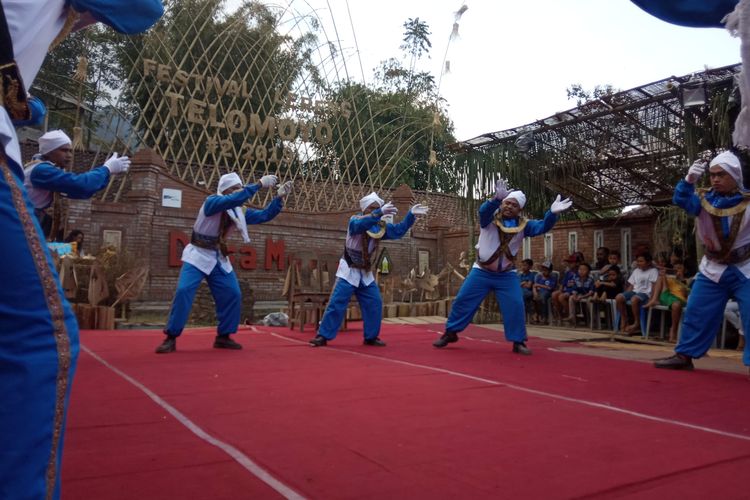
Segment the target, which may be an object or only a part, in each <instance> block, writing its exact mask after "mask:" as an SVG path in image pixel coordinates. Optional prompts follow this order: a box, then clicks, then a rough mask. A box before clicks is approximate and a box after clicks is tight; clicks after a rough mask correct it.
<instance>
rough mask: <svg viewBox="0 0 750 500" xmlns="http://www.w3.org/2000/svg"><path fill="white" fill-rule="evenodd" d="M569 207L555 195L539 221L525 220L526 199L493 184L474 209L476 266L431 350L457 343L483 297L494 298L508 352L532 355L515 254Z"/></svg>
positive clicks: (499, 183)
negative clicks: (491, 193) (509, 346)
mask: <svg viewBox="0 0 750 500" xmlns="http://www.w3.org/2000/svg"><path fill="white" fill-rule="evenodd" d="M572 204H573V202H572V201H571V200H570V199H565V200H561V199H560V195H558V196H557V198H556V199H555V201H554V202H553V203H552V206H551V207H550V210H549V211H548V212H547V213H546V214H544V219H543V220H528V219H526V218H523V217H520V214H521V210H522V209H523V207H524V205H526V195H524V194H523V192H521V191H508V186H507V183H506V181H505V180H504V179H499V180H498V181H497V182H496V183H495V196H494V197H493V198H492V199H491V200H488V201H485V202H484V203H483V204H482V206H481V207H479V225H480V231H479V241H478V242H477V247H476V248H477V261H476V262H475V263H474V266H473V268H472V269H471V272H470V273H469V275H468V276H467V277H466V280H465V281H464V283H463V284H462V285H461V289H460V290H459V291H458V295H457V296H456V298H455V300H454V301H453V306H452V308H451V312H450V315H449V316H448V321H447V322H446V324H445V333H443V335H442V336H441V337H440V338H439V339H438V340H436V341H435V342H433V344H432V345H434V346H435V347H441V348H442V347H445V346H447V345H448V344H450V343H453V342H458V333H459V332H461V331H463V330H464V329H465V328H466V327H467V326H468V325H469V323H471V320H472V318H473V317H474V313H476V311H477V309H479V306H480V305H481V304H482V301H483V300H484V298H485V297H486V296H487V294H488V293H490V292H494V293H495V297H496V298H497V303H498V304H499V305H500V310H501V312H502V314H503V329H504V331H505V339H506V340H508V341H510V342H513V352H517V353H520V354H531V350H530V349H529V348H528V347H527V346H526V318H525V315H524V306H523V294H522V291H521V283H520V279H519V278H518V274H517V273H516V267H515V260H516V254H517V253H518V250H519V249H520V248H521V245H522V244H523V239H524V238H526V237H531V236H539V235H540V234H543V233H546V232H547V231H549V230H550V229H552V227H553V226H554V225H555V222H557V214H559V213H560V212H563V211H565V210H567V209H568V208H570V206H571V205H572Z"/></svg>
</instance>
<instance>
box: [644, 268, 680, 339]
mask: <svg viewBox="0 0 750 500" xmlns="http://www.w3.org/2000/svg"><path fill="white" fill-rule="evenodd" d="M672 262H673V263H674V264H673V266H674V267H673V269H669V268H665V267H659V266H657V269H658V270H659V278H658V279H657V280H656V283H654V289H653V293H652V294H651V299H650V300H649V301H648V302H647V303H646V304H644V306H643V307H653V306H655V305H662V306H666V307H668V308H669V310H670V311H671V312H672V325H671V326H670V327H669V341H670V342H677V330H678V328H679V327H680V317H681V316H682V308H683V307H684V306H685V304H687V296H688V293H690V289H689V288H688V280H687V276H686V275H685V265H684V264H683V263H682V261H677V260H673V261H672Z"/></svg>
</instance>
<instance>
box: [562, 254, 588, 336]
mask: <svg viewBox="0 0 750 500" xmlns="http://www.w3.org/2000/svg"><path fill="white" fill-rule="evenodd" d="M593 295H594V278H593V277H592V276H591V266H590V265H588V264H587V263H586V262H581V263H580V264H578V275H577V276H576V277H575V279H574V282H573V289H572V290H571V291H570V296H569V297H568V316H567V317H566V318H565V319H564V320H563V321H567V322H569V323H572V324H573V325H575V323H576V304H577V303H578V302H581V301H586V300H588V298H589V297H591V296H593Z"/></svg>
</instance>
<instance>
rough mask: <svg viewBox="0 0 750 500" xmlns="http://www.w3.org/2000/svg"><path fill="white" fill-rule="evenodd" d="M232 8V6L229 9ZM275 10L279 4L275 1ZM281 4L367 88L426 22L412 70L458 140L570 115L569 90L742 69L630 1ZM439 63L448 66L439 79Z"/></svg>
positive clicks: (732, 48)
mask: <svg viewBox="0 0 750 500" xmlns="http://www.w3.org/2000/svg"><path fill="white" fill-rule="evenodd" d="M234 3H236V2H234V1H233V0H230V1H229V2H228V6H229V8H231V7H232V4H234ZM279 3H283V0H276V2H275V4H276V5H278V4H279ZM287 4H292V7H293V8H294V9H295V10H297V11H300V12H304V11H308V10H310V9H313V10H315V12H316V13H317V15H318V17H319V18H320V19H321V20H322V21H323V23H324V27H325V29H326V32H327V33H328V36H329V37H332V36H334V34H335V33H338V38H339V39H340V40H341V46H342V47H344V48H345V49H346V53H347V54H348V57H349V63H348V68H349V73H350V74H351V75H352V76H353V77H354V78H355V79H358V80H361V79H363V78H364V79H365V80H366V81H371V80H372V75H373V69H374V68H375V67H376V66H377V65H378V63H379V62H380V61H382V60H385V59H387V58H389V57H394V56H399V55H400V54H401V51H400V50H399V45H400V44H401V40H402V34H403V31H404V29H403V23H404V22H405V21H406V20H407V19H409V18H417V17H418V18H419V19H420V20H422V21H426V22H427V24H428V25H429V27H430V30H431V33H432V35H431V37H430V40H431V42H432V51H431V53H430V55H431V58H430V59H429V60H427V59H425V61H424V63H423V64H422V66H420V69H422V70H427V71H430V72H432V73H433V74H434V75H435V77H436V79H438V80H439V81H440V89H439V90H440V96H441V97H442V98H444V99H446V100H447V103H448V114H449V116H450V117H451V119H452V120H453V122H454V125H455V135H456V138H457V139H459V140H466V139H470V138H473V137H476V136H478V135H481V134H484V133H488V132H495V131H499V130H505V129H508V128H512V127H517V126H521V125H525V124H527V123H531V122H534V121H536V120H539V119H542V118H546V117H548V116H550V115H553V114H555V113H557V112H559V111H563V110H566V109H570V108H573V107H575V101H573V100H569V99H568V98H567V93H566V89H567V88H568V87H570V86H571V85H572V84H574V83H579V84H581V85H583V87H584V89H593V88H594V87H595V86H596V85H605V84H610V85H612V86H614V87H615V88H617V89H621V90H626V89H630V88H633V87H637V86H640V85H644V84H647V83H650V82H653V81H657V80H661V79H663V78H667V77H669V76H673V75H674V76H682V75H686V74H689V73H692V72H696V71H703V70H704V69H705V68H706V67H708V68H718V67H722V66H727V65H730V64H736V63H738V62H740V56H739V53H740V43H739V39H737V38H732V37H731V36H730V34H729V33H728V32H727V31H726V30H723V29H718V28H685V27H680V26H676V25H672V24H669V23H666V22H664V21H661V20H660V19H657V18H655V17H653V16H651V15H649V14H647V13H646V12H644V11H642V10H641V9H640V8H638V7H637V6H636V5H635V4H633V3H632V2H631V1H630V0H536V1H529V0H523V1H512V0H466V1H465V2H462V1H461V0H455V1H454V0H451V1H448V0H378V1H369V0H288V2H287ZM463 4H465V5H466V6H467V7H468V9H467V10H466V12H465V13H464V14H463V16H462V17H461V19H460V21H459V38H458V39H454V40H451V39H450V33H451V30H452V27H453V23H454V21H455V17H454V13H455V12H456V11H458V9H459V8H460V7H461V6H462V5H463ZM334 28H335V32H334V31H333V30H334ZM357 48H358V51H357ZM446 54H447V55H446ZM444 59H447V60H448V61H450V73H447V74H443V68H444ZM360 65H361V68H362V70H360Z"/></svg>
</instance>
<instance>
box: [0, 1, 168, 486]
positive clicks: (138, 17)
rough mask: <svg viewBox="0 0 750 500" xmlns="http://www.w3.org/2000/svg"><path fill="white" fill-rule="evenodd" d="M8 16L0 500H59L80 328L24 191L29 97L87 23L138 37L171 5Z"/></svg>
mask: <svg viewBox="0 0 750 500" xmlns="http://www.w3.org/2000/svg"><path fill="white" fill-rule="evenodd" d="M0 11H1V12H0V13H1V14H2V15H0V40H2V42H1V43H0V73H1V76H0V79H1V80H2V83H3V85H2V87H1V88H0V92H2V93H3V95H2V96H0V97H1V98H0V103H2V104H1V105H0V234H1V235H2V243H1V244H0V498H2V499H14V500H15V499H32V498H33V499H41V498H44V499H53V500H54V499H57V498H59V497H60V463H61V460H62V453H63V441H64V437H65V417H66V414H67V409H68V402H69V396H70V388H71V385H72V382H73V375H74V373H75V368H76V360H77V358H78V350H79V344H78V324H77V323H76V320H75V316H74V315H73V312H72V310H71V308H70V304H68V302H67V301H66V300H65V296H64V294H63V291H62V288H61V287H60V283H59V278H58V276H57V273H56V272H55V268H54V266H53V263H52V258H51V257H50V253H49V250H48V249H47V245H46V243H45V241H44V240H45V238H44V234H43V232H42V229H41V227H40V225H39V223H38V221H37V219H36V217H34V206H33V204H32V203H31V200H30V199H29V197H28V193H27V192H26V189H25V188H24V186H23V182H24V172H23V168H22V166H21V165H22V160H21V151H20V147H19V144H18V137H17V136H16V131H15V129H14V125H17V124H18V125H20V124H24V123H27V122H29V120H30V119H31V118H32V117H33V113H32V111H33V110H31V109H29V106H28V102H29V100H28V99H27V98H28V94H27V91H28V89H29V87H30V86H31V84H32V83H33V81H34V78H35V77H36V74H37V72H38V71H39V67H40V66H41V64H42V61H43V60H44V58H45V56H46V55H47V51H48V50H49V48H50V46H51V44H52V42H53V41H54V40H55V39H58V40H62V39H63V38H65V36H66V35H67V34H68V32H69V31H70V29H72V28H73V27H74V26H76V22H75V21H76V19H77V18H79V17H80V18H81V19H88V20H89V21H93V20H98V21H101V22H103V23H106V24H107V25H109V26H111V27H113V28H115V29H116V30H117V31H119V32H121V33H126V34H127V33H138V32H141V31H145V30H146V29H148V28H149V27H150V26H151V25H152V24H153V23H154V22H156V20H157V19H158V18H159V17H160V16H161V14H162V11H163V7H162V4H161V1H160V0H98V1H97V0H10V1H9V0H3V1H2V2H0ZM78 26H82V24H81V23H79V24H78ZM32 121H33V120H32Z"/></svg>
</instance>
